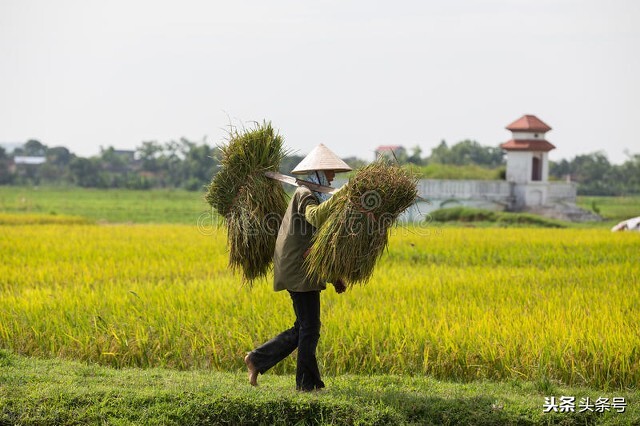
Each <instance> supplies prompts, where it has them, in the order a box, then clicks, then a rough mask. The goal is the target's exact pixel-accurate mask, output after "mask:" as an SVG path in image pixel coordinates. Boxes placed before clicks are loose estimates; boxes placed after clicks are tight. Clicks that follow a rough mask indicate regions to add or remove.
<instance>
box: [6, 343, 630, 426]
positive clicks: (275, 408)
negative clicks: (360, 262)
mask: <svg viewBox="0 0 640 426" xmlns="http://www.w3.org/2000/svg"><path fill="white" fill-rule="evenodd" d="M259 381H260V386H258V387H257V388H252V387H251V386H249V385H248V383H247V382H246V374H245V372H244V371H241V370H238V371H235V372H211V371H204V370H192V371H175V370H167V369H135V368H124V369H113V368H108V367H102V366H97V365H94V364H85V363H80V362H72V361H63V360H59V359H36V358H27V357H21V356H17V355H13V354H11V353H9V352H7V351H0V424H1V425H10V424H11V425H13V424H21V425H36V424H38V425H41V424H101V423H102V424H144V425H153V424H162V425H174V424H175V425H208V424H234V425H242V424H247V425H248V424H283V425H284V424H334V425H341V424H345V425H351V424H363V425H376V424H379V425H388V424H423V425H442V424H463V425H467V424H473V425H510V424H513V425H516V424H518V425H538V424H540V425H547V424H562V425H592V424H593V425H596V424H598V425H604V424H610V425H624V424H634V423H635V424H637V423H638V422H640V405H639V401H640V392H638V391H612V392H602V391H598V390H593V389H589V388H575V387H574V388H570V387H564V386H560V385H557V384H555V383H552V382H549V381H539V382H522V381H508V382H486V381H485V382H474V383H467V384H462V383H455V382H447V381H438V380H435V379H433V378H429V377H424V376H415V377H408V376H394V375H382V376H350V375H345V376H337V377H328V378H326V380H325V382H326V384H327V389H326V391H323V392H316V393H301V392H297V391H295V390H294V382H295V379H294V377H293V376H290V375H274V374H266V375H263V376H260V378H259ZM563 395H564V396H574V397H576V405H577V404H578V402H579V401H580V399H581V398H583V397H589V398H591V400H592V401H594V400H595V399H597V398H599V397H608V398H613V397H624V398H625V399H626V402H627V409H626V411H625V412H624V413H618V412H617V411H615V410H612V411H609V412H605V413H592V412H588V413H543V405H544V402H545V397H548V396H555V397H556V398H559V397H560V396H563ZM576 411H577V409H576Z"/></svg>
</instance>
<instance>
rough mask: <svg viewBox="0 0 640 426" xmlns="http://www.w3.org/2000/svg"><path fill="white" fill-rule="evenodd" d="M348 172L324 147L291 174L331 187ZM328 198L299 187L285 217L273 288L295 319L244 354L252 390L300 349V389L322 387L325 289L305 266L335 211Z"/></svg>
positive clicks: (338, 283) (337, 285) (341, 286)
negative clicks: (283, 295) (283, 294)
mask: <svg viewBox="0 0 640 426" xmlns="http://www.w3.org/2000/svg"><path fill="white" fill-rule="evenodd" d="M350 170H351V167H349V166H348V165H347V164H346V163H345V162H344V161H342V160H341V159H340V158H339V157H338V156H337V155H336V154H334V153H333V152H332V151H331V150H329V149H328V148H327V147H325V146H324V145H322V144H320V145H318V146H317V147H316V148H314V149H313V150H312V151H311V152H310V153H309V155H307V156H306V157H305V158H304V159H303V160H302V161H301V162H300V164H298V165H297V166H296V167H295V169H293V171H292V173H294V174H297V175H307V177H306V178H304V180H307V181H310V182H313V183H316V184H319V185H323V186H329V185H330V184H331V182H332V181H333V178H334V177H335V174H336V173H338V172H347V171H350ZM330 197H331V196H330V195H329V194H325V193H320V192H316V191H311V190H310V189H309V188H307V187H306V186H300V187H298V188H297V190H296V192H295V193H294V195H293V197H292V198H291V201H290V202H289V205H288V207H287V210H286V212H285V214H284V217H283V218H282V223H281V225H280V228H279V231H278V236H277V239H276V246H275V253H274V258H273V270H274V290H275V291H282V290H287V291H288V292H289V295H290V296H291V300H292V302H293V311H294V313H295V316H296V320H295V323H294V324H293V327H291V328H290V329H288V330H285V331H283V332H282V333H280V334H278V335H277V336H276V337H274V338H273V339H271V340H269V341H268V342H266V343H264V344H263V345H262V346H260V347H258V348H256V349H254V350H253V351H251V352H249V353H248V354H247V355H246V356H245V358H244V361H245V364H246V365H247V369H248V371H249V382H250V383H251V385H253V386H256V385H257V384H258V383H257V379H258V374H264V373H265V372H266V371H267V370H269V369H270V368H271V367H273V366H274V365H276V364H277V363H278V362H280V361H281V360H283V359H284V358H286V357H287V356H288V355H289V354H291V353H292V352H293V351H294V350H295V349H296V348H297V349H298V359H297V366H296V389H298V390H302V391H312V390H317V389H321V388H324V383H323V381H322V379H321V378H320V371H319V369H318V362H317V360H316V347H317V345H318V340H319V338H320V292H321V291H322V290H324V289H325V288H326V283H325V282H324V281H323V280H322V279H321V278H320V277H317V276H309V274H308V273H307V270H306V269H305V267H304V264H303V262H304V259H305V258H306V257H307V255H308V254H309V250H310V248H311V245H312V239H313V235H314V233H315V231H316V230H317V229H318V228H320V226H321V225H322V223H323V222H324V221H325V220H326V219H327V217H328V216H329V214H330V213H331V209H332V204H333V203H332V200H333V199H332V198H330ZM333 285H334V287H335V290H336V292H337V293H343V292H344V291H345V290H346V285H345V283H344V282H343V281H342V280H341V279H338V280H335V282H334V283H333Z"/></svg>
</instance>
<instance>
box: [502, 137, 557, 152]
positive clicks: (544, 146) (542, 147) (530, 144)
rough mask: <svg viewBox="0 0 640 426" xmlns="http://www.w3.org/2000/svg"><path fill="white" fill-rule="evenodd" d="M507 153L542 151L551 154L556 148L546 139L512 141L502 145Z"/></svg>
mask: <svg viewBox="0 0 640 426" xmlns="http://www.w3.org/2000/svg"><path fill="white" fill-rule="evenodd" d="M500 148H502V149H504V150H505V151H542V152H549V151H551V150H552V149H555V146H554V145H553V144H552V143H550V142H547V141H545V140H544V139H511V140H508V141H507V142H505V143H503V144H501V145H500Z"/></svg>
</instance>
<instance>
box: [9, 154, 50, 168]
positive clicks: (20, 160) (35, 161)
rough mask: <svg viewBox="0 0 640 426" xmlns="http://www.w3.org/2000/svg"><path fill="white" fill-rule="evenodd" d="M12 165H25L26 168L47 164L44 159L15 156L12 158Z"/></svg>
mask: <svg viewBox="0 0 640 426" xmlns="http://www.w3.org/2000/svg"><path fill="white" fill-rule="evenodd" d="M13 162H14V164H16V165H18V164H25V165H28V166H38V165H40V164H44V163H46V162H47V158H46V157H30V156H24V155H17V156H15V157H14V158H13Z"/></svg>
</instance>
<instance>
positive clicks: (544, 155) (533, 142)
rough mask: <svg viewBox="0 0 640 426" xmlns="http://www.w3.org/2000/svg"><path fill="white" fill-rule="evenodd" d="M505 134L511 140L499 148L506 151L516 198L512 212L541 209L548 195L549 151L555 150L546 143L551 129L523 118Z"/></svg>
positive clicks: (533, 119)
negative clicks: (509, 133)
mask: <svg viewBox="0 0 640 426" xmlns="http://www.w3.org/2000/svg"><path fill="white" fill-rule="evenodd" d="M507 130H510V131H511V135H512V136H511V139H510V140H508V141H507V142H505V143H503V144H502V145H500V148H502V149H504V150H505V151H507V182H510V183H512V184H513V196H514V198H515V200H514V202H515V204H514V205H513V206H512V208H513V209H516V210H519V209H522V208H525V207H536V206H544V205H545V204H546V203H547V198H548V193H549V151H551V150H552V149H555V146H553V145H552V144H551V143H549V142H548V141H547V140H546V139H545V135H546V133H547V132H548V131H550V130H551V127H549V126H548V125H547V124H545V123H544V122H543V121H542V120H540V119H539V118H538V117H536V116H535V115H523V116H522V117H520V118H519V119H517V120H516V121H514V122H513V123H511V124H509V125H508V126H507ZM574 197H575V196H574ZM573 201H575V198H574V200H573Z"/></svg>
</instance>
